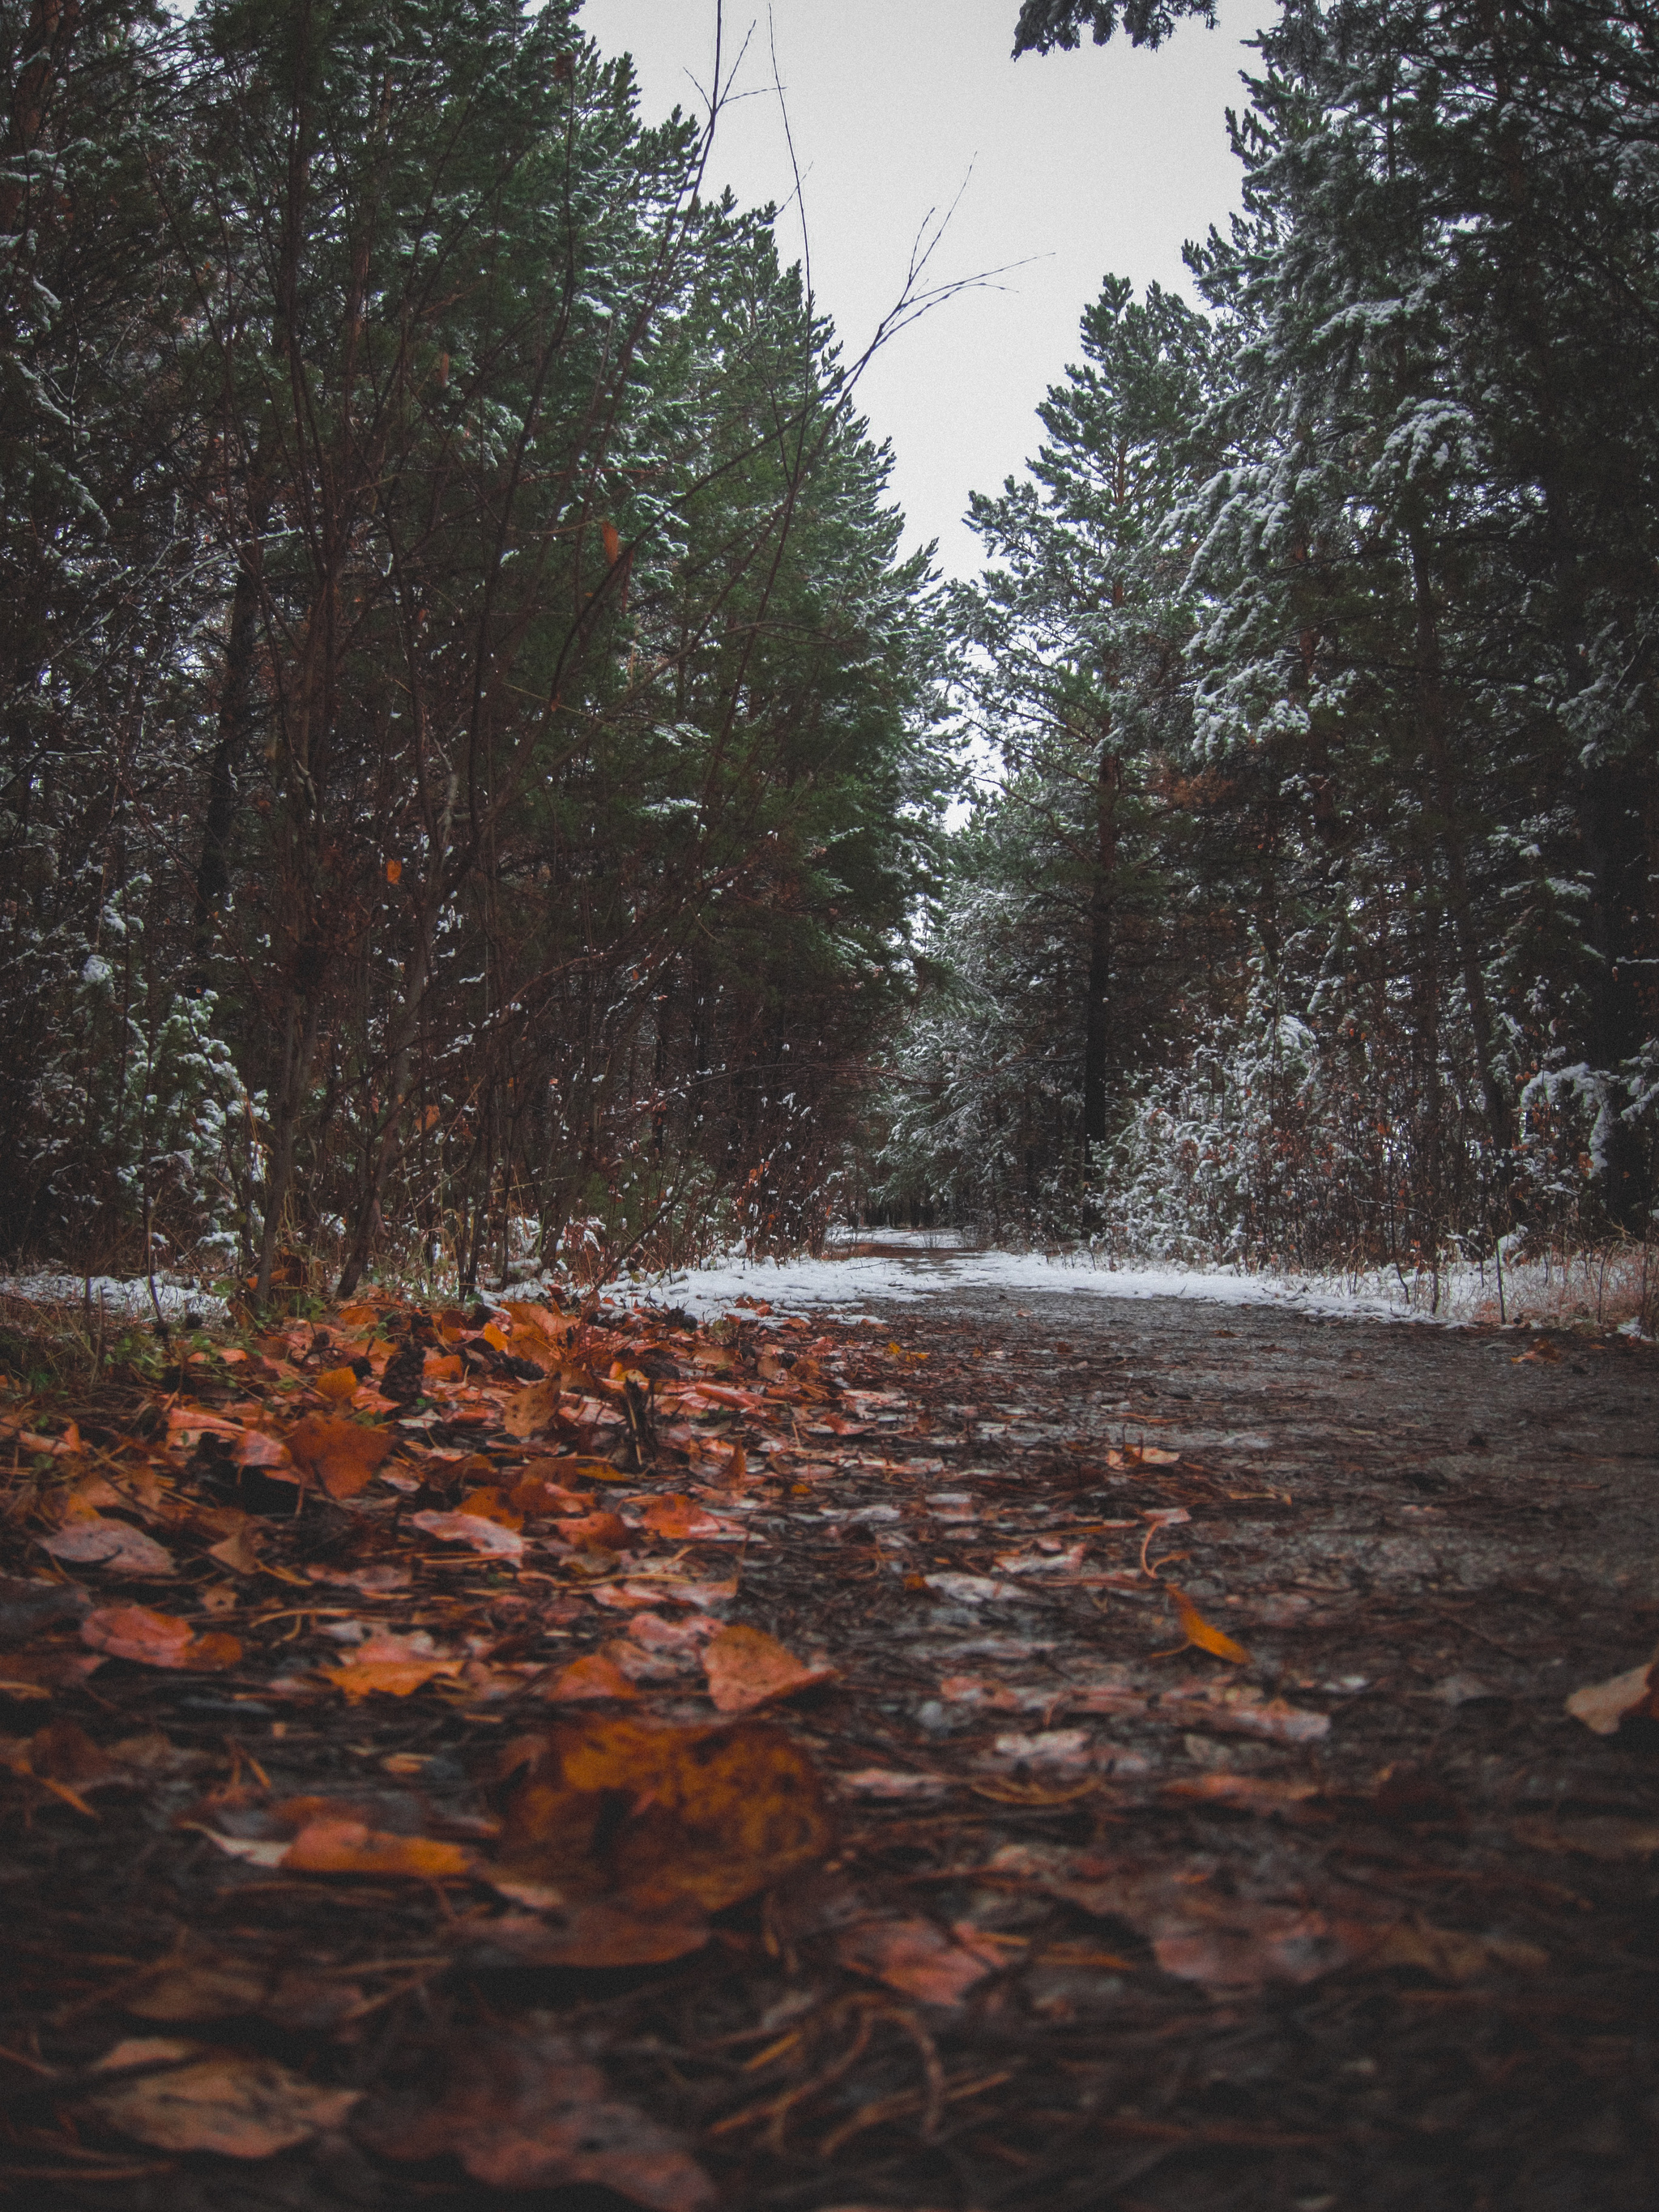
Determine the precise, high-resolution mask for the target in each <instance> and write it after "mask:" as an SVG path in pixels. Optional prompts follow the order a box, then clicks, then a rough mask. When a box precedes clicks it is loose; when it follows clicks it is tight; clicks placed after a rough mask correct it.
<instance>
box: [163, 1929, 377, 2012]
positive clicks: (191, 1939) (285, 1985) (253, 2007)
mask: <svg viewBox="0 0 1659 2212" xmlns="http://www.w3.org/2000/svg"><path fill="white" fill-rule="evenodd" d="M360 2002H362V1990H361V1989H360V1988H359V1987H358V1986H357V1985H356V1984H355V1983H353V1982H349V1981H345V1980H343V1979H341V1978H325V1977H324V1976H321V1975H317V1974H308V1973H307V1972H304V1970H303V1969H300V1970H293V1969H289V1968H287V1967H283V1966H279V1965H276V1964H274V1963H267V1962H265V1961H264V1960H258V1959H249V1958H241V1957H238V1956H236V1955H235V1954H234V1953H232V1952H228V1951H222V1950H220V1949H219V1948H217V1947H216V1945H214V1944H211V1943H209V1942H205V1941H204V1939H203V1938H202V1937H200V1936H196V1935H194V1934H192V1933H188V1932H187V1933H185V1935H184V1936H181V1937H180V1939H179V1943H178V1945H177V1947H176V1948H175V1949H174V1950H173V1952H172V1953H170V1954H169V1955H168V1956H167V1958H165V1959H160V1960H157V1961H156V1963H155V1967H154V1968H153V1969H152V1970H151V1972H149V1974H148V1975H147V1976H146V1977H145V1978H143V1980H142V1981H140V1982H139V1983H138V1984H137V1985H136V1986H134V1985H132V1984H129V1985H128V1986H127V1988H126V1989H125V1990H123V1992H122V1996H121V2007H122V2009H123V2011H125V2012H129V2013H131V2014H132V2015H134V2016H135V2017H136V2018H137V2019H139V2020H157V2021H208V2020H238V2019H242V2018H246V2017H258V2018H259V2019H262V2020H268V2021H271V2022H272V2023H273V2024H275V2025H276V2026H278V2027H294V2028H328V2027H333V2026H335V2025H336V2023H337V2022H338V2021H340V2020H341V2019H342V2018H343V2016H345V2015H347V2014H349V2012H350V2010H351V2008H352V2007H353V2006H354V2005H356V2004H358V2003H360Z"/></svg>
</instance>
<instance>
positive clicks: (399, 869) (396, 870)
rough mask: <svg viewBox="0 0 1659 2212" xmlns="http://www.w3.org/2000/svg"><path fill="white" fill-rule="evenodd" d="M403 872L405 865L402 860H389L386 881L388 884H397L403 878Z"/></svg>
mask: <svg viewBox="0 0 1659 2212" xmlns="http://www.w3.org/2000/svg"><path fill="white" fill-rule="evenodd" d="M403 872H404V864H403V862H402V861H401V860H388V861H387V862H386V881H387V883H389V884H395V883H396V882H397V881H398V878H400V877H401V876H402V874H403Z"/></svg>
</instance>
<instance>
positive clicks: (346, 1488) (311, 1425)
mask: <svg viewBox="0 0 1659 2212" xmlns="http://www.w3.org/2000/svg"><path fill="white" fill-rule="evenodd" d="M396 1441H397V1439H396V1438H395V1437H392V1435H391V1434H389V1432H388V1431H386V1430H385V1429H369V1428H364V1427H363V1426H362V1424H361V1423H359V1422H356V1421H343V1420H338V1419H334V1418H333V1417H332V1416H331V1415H330V1414H327V1413H307V1414H306V1415H305V1417H304V1418H303V1419H301V1420H299V1421H296V1422H295V1425H294V1426H293V1427H292V1428H291V1429H290V1430H289V1432H288V1448H289V1451H290V1452H291V1453H292V1455H293V1456H294V1457H295V1459H296V1460H297V1461H298V1462H299V1463H300V1464H301V1466H302V1467H307V1468H310V1469H311V1470H312V1471H313V1473H314V1474H315V1475H316V1476H317V1479H318V1480H319V1482H320V1483H321V1484H322V1486H323V1487H324V1489H325V1491H327V1492H328V1494H329V1496H330V1497H331V1498H355V1497H356V1495H357V1493H358V1492H359V1491H360V1490H367V1489H368V1486H369V1484H370V1482H371V1481H373V1480H374V1471H375V1469H376V1468H378V1467H379V1466H380V1462H382V1461H383V1460H384V1459H386V1457H387V1456H388V1455H389V1454H390V1453H391V1450H392V1445H393V1444H394V1443H396Z"/></svg>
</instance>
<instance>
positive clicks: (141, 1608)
mask: <svg viewBox="0 0 1659 2212" xmlns="http://www.w3.org/2000/svg"><path fill="white" fill-rule="evenodd" d="M81 1637H82V1642H83V1643H87V1644H90V1645H91V1646H92V1648H93V1650H94V1651H101V1652H103V1653H105V1654H106V1656H108V1657H109V1658H111V1659H136V1660H137V1661H138V1662H140V1663H141V1664H142V1665H143V1666H146V1667H190V1668H204V1669H205V1670H207V1671H210V1672H211V1671H213V1670H215V1669H217V1668H224V1667H234V1665H235V1664H236V1662H237V1661H238V1660H239V1659H240V1657H241V1656H242V1647H241V1645H240V1644H239V1643H238V1642H237V1640H236V1638H234V1636H225V1635H222V1634H220V1633H219V1632H216V1631H210V1632H209V1633H208V1634H207V1635H205V1636H197V1634H196V1633H195V1632H194V1631H193V1630H192V1628H191V1625H190V1623H189V1622H188V1621H187V1620H179V1618H178V1616H177V1615H176V1614H174V1613H152V1612H151V1610H150V1608H149V1607H148V1606H147V1605H111V1606H104V1607H100V1610H99V1611H97V1612H96V1613H88V1615H87V1617H86V1619H85V1620H83V1621H82V1623H81Z"/></svg>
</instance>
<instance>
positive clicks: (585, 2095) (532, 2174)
mask: <svg viewBox="0 0 1659 2212" xmlns="http://www.w3.org/2000/svg"><path fill="white" fill-rule="evenodd" d="M441 2066H442V2071H441V2074H440V2075H439V2076H438V2078H437V2079H436V2080H435V2081H431V2082H428V2083H426V2084H423V2085H421V2087H419V2088H418V2089H416V2091H415V2092H414V2093H411V2094H410V2095H409V2096H407V2097H405V2098H398V2099H392V2098H387V2099H386V2100H383V2101H381V2102H380V2103H377V2104H376V2105H375V2106H373V2107H371V2108H370V2110H369V2111H368V2112H364V2113H363V2114H362V2115H361V2116H360V2117H359V2119H358V2121H357V2124H356V2133H357V2135H358V2136H360V2137H361V2139H362V2141H363V2142H366V2143H367V2144H368V2146H369V2148H371V2149H372V2150H375V2151H378V2152H379V2153H380V2154H381V2155H382V2156H383V2157H386V2158H393V2159H430V2158H437V2157H441V2156H442V2155H443V2154H446V2153H448V2154H452V2155H453V2156H454V2157H456V2158H459V2160H460V2162H461V2164H462V2165H463V2166H465V2169H466V2171H467V2172H469V2173H470V2174H471V2176H472V2177H473V2179H475V2180H477V2181H482V2182H483V2183H484V2184H485V2185H487V2186H489V2187H490V2188H493V2189H511V2190H537V2191H544V2190H556V2189H562V2188H563V2187H566V2186H569V2185H580V2184H586V2185H589V2186H593V2185H598V2186H600V2187H603V2188H605V2189H610V2190H614V2191H616V2193H617V2195H618V2196H620V2197H627V2198H628V2199H629V2202H630V2203H635V2204H642V2205H644V2206H646V2207H647V2208H648V2212H704V2208H706V2207H710V2206H713V2205H714V2203H716V2201H717V2198H716V2193H715V2191H714V2185H713V2184H712V2183H711V2182H710V2181H709V2179H708V2175H707V2174H705V2173H704V2172H703V2171H702V2167H701V2166H699V2165H698V2164H697V2162H696V2160H695V2159H694V2158H693V2157H692V2156H691V2154H690V2152H689V2151H687V2150H686V2149H685V2148H684V2147H683V2145H682V2144H681V2142H680V2141H679V2138H678V2136H674V2135H671V2133H670V2132H669V2131H668V2130H667V2129H665V2128H664V2127H662V2126H661V2125H659V2123H658V2122H656V2121H655V2120H653V2119H649V2118H647V2116H646V2115H645V2114H644V2113H643V2112H641V2111H640V2110H639V2108H638V2107H637V2106H634V2105H629V2104H623V2103H622V2102H621V2101H620V2100H617V2099H615V2098H613V2097H611V2094H610V2093H609V2087H608V2085H607V2083H606V2081H605V2076H604V2075H602V2074H601V2073H600V2072H599V2069H598V2067H596V2066H594V2065H592V2064H591V2063H589V2062H588V2061H587V2060H586V2059H585V2058H583V2057H580V2055H579V2054H578V2052H577V2051H576V2050H575V2048H574V2045H572V2044H570V2043H568V2042H567V2041H566V2040H565V2039H564V2038H563V2037H562V2036H560V2035H557V2034H556V2033H551V2032H550V2031H547V2030H543V2031H542V2032H541V2033H520V2034H517V2035H515V2034H513V2033H509V2032H508V2031H507V2030H506V2029H504V2028H494V2029H484V2030H482V2031H477V2032H475V2033H471V2034H470V2035H468V2036H466V2037H465V2039H457V2040H456V2041H455V2042H454V2043H453V2045H450V2046H449V2048H448V2050H447V2051H446V2052H445V2053H444V2054H443V2057H442V2060H441Z"/></svg>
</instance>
